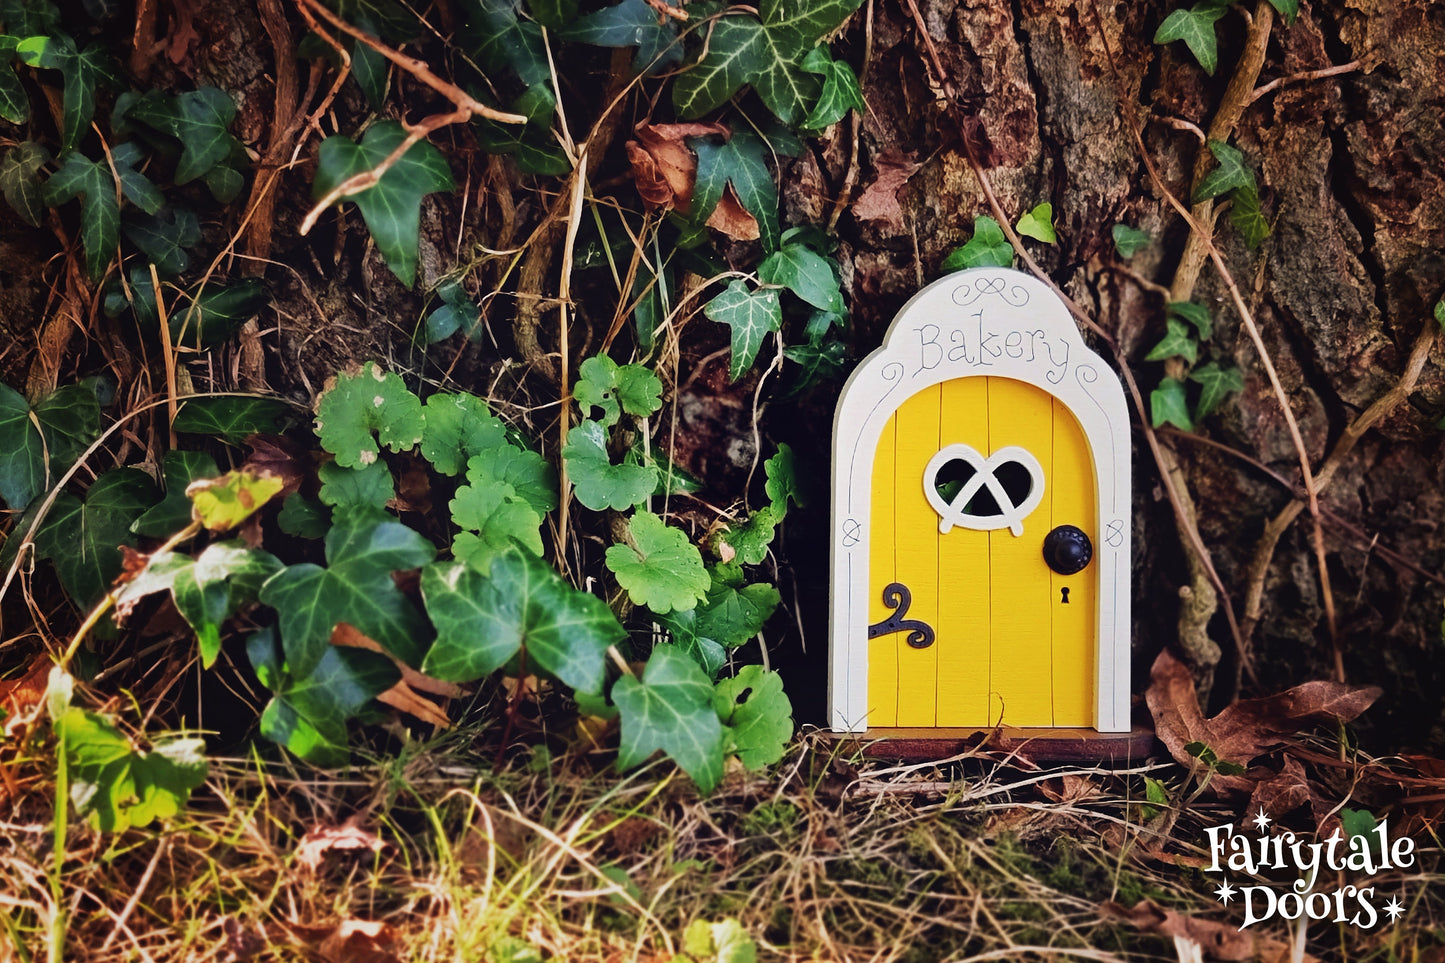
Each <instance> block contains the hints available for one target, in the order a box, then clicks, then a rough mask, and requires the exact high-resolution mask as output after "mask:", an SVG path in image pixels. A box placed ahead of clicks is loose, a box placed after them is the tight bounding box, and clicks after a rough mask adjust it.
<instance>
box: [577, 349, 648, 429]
mask: <svg viewBox="0 0 1445 963" xmlns="http://www.w3.org/2000/svg"><path fill="white" fill-rule="evenodd" d="M578 374H580V375H581V377H580V378H579V379H578V381H577V384H576V386H575V387H573V389H572V396H573V397H574V398H576V399H577V403H578V404H579V405H581V406H582V414H583V415H584V416H586V415H589V414H591V409H592V408H593V407H597V408H601V409H602V424H603V425H606V426H609V427H610V426H612V425H615V424H616V423H617V419H618V418H620V417H621V415H622V412H623V411H626V412H627V413H628V414H629V415H636V416H637V417H640V418H645V417H646V416H648V415H650V414H652V413H653V412H654V411H656V410H657V409H658V408H661V407H662V397H661V396H662V382H661V381H660V380H659V379H658V377H657V375H655V374H653V373H652V372H651V371H649V370H648V369H647V368H645V367H643V366H642V365H640V364H625V365H618V364H617V363H616V362H615V361H613V360H612V359H611V358H609V357H607V356H606V355H596V356H594V357H591V358H588V359H587V360H586V361H584V362H582V366H581V368H579V369H578Z"/></svg>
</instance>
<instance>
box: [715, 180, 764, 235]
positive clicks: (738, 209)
mask: <svg viewBox="0 0 1445 963" xmlns="http://www.w3.org/2000/svg"><path fill="white" fill-rule="evenodd" d="M707 226H708V227H710V228H712V229H713V230H716V231H722V232H723V233H724V234H726V235H727V236H728V237H730V238H732V239H733V240H734V241H756V240H757V239H758V238H760V237H762V236H763V235H762V232H761V231H760V230H759V229H758V219H757V218H755V217H753V216H752V215H751V214H749V213H748V209H747V208H746V207H743V204H742V201H739V200H738V196H737V194H735V193H734V192H733V186H732V184H728V186H727V188H726V189H725V190H724V191H723V196H722V199H721V200H719V201H718V202H717V207H715V208H713V210H712V214H710V215H708V219H707Z"/></svg>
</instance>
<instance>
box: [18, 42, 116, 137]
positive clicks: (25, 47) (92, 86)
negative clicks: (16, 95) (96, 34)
mask: <svg viewBox="0 0 1445 963" xmlns="http://www.w3.org/2000/svg"><path fill="white" fill-rule="evenodd" d="M15 53H16V54H17V55H18V56H19V57H20V61H21V62H22V63H24V64H26V65H28V66H31V67H39V68H41V69H42V70H58V71H60V76H61V78H62V81H63V90H64V93H63V101H64V109H63V110H62V112H61V114H62V118H61V131H60V149H61V150H63V151H68V150H70V149H71V148H73V147H75V146H76V145H77V144H79V143H80V138H81V137H82V136H83V135H84V134H85V132H86V130H87V129H88V128H89V127H90V120H91V118H92V117H94V116H95V95H96V92H97V90H98V89H99V88H100V86H101V85H102V84H107V85H110V86H116V85H118V83H119V78H118V77H117V76H116V72H115V68H114V67H113V66H112V65H111V63H110V58H108V57H107V56H106V55H105V54H104V53H103V52H102V51H101V50H100V49H99V47H97V46H95V45H92V46H89V47H86V48H85V49H84V50H81V49H79V48H77V47H76V45H75V41H74V40H72V39H71V38H70V37H69V36H67V35H66V34H63V33H59V32H56V33H54V34H53V35H51V36H48V37H26V38H25V39H24V40H21V41H20V42H19V43H18V44H16V46H15Z"/></svg>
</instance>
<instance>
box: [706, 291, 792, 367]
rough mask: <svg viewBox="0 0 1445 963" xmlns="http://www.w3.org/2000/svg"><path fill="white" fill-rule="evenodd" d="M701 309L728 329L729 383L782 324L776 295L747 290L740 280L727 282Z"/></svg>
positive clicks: (781, 313)
mask: <svg viewBox="0 0 1445 963" xmlns="http://www.w3.org/2000/svg"><path fill="white" fill-rule="evenodd" d="M702 310H703V313H704V314H706V315H707V316H708V317H709V318H711V319H712V320H714V321H716V322H718V323H719V324H726V325H727V326H728V327H730V328H732V360H731V361H730V362H729V363H728V378H729V380H731V381H737V380H738V379H739V378H741V377H742V376H743V373H744V372H746V371H747V370H748V368H750V367H752V364H753V361H754V360H755V359H756V358H757V356H758V349H760V348H761V347H762V346H763V338H765V337H767V335H768V334H769V333H770V332H773V331H777V330H778V329H779V328H780V327H782V323H783V309H782V305H781V304H779V302H778V292H777V291H776V290H775V289H771V288H759V289H758V290H755V291H750V290H748V286H747V285H746V284H744V283H743V282H742V281H741V280H734V281H732V282H730V283H729V284H728V286H727V288H726V289H725V290H724V291H723V292H722V293H721V294H719V295H718V296H717V297H715V298H713V299H712V300H711V301H709V302H708V303H707V304H706V305H704V306H703V309H702Z"/></svg>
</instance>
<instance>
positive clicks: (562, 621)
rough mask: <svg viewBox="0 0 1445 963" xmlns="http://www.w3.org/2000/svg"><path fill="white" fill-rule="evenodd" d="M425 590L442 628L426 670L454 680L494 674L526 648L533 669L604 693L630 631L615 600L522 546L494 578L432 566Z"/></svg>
mask: <svg viewBox="0 0 1445 963" xmlns="http://www.w3.org/2000/svg"><path fill="white" fill-rule="evenodd" d="M421 592H422V597H423V598H424V599H425V600H426V609H427V614H428V615H429V616H430V617H431V620H432V624H433V625H435V626H436V629H437V640H436V644H435V645H433V646H432V648H431V651H430V652H428V653H427V657H426V661H425V662H424V663H423V664H422V671H423V672H425V673H426V674H428V675H430V676H432V677H433V678H437V679H443V680H446V681H449V682H467V681H471V680H473V679H478V678H481V677H482V676H485V675H488V674H490V673H492V672H494V671H496V670H497V669H499V668H500V667H501V666H502V665H504V664H505V663H506V662H507V660H509V659H510V658H511V657H512V656H513V655H514V654H515V653H516V652H517V651H518V650H519V649H525V651H526V658H527V665H528V667H529V668H528V671H531V670H532V668H533V667H537V668H541V669H542V670H544V671H546V672H550V673H551V674H552V675H554V676H556V677H557V678H559V679H561V680H562V681H563V682H565V683H566V684H567V685H569V686H571V687H572V688H573V689H575V690H577V691H578V692H590V693H597V692H601V691H602V685H603V682H604V681H605V674H604V670H605V668H606V659H607V648H608V646H611V645H616V644H617V643H619V642H621V641H623V640H624V639H625V638H626V637H627V633H626V632H625V631H624V630H623V628H622V626H621V625H619V624H618V622H617V618H616V616H614V615H613V614H612V610H611V609H609V608H608V607H607V603H605V602H603V601H602V600H601V599H599V598H597V597H596V596H593V595H589V594H587V593H586V592H581V591H578V590H577V589H575V588H573V587H572V586H570V585H568V584H567V582H566V581H565V580H564V579H563V578H562V577H561V576H560V575H558V574H557V572H556V570H555V569H553V568H552V566H551V565H549V564H548V563H547V562H546V561H545V560H543V559H540V558H537V557H536V556H534V555H529V554H527V553H526V552H523V551H521V550H520V549H516V548H513V549H511V550H510V551H507V552H504V553H503V554H502V555H500V556H498V557H497V558H496V559H495V560H494V561H493V562H492V572H491V575H490V576H489V577H483V576H482V575H481V574H480V573H478V572H476V571H475V570H473V569H471V568H468V567H467V566H465V565H459V564H455V563H452V564H447V563H439V564H436V565H431V566H428V567H427V568H426V569H424V570H423V571H422V578H421Z"/></svg>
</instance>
